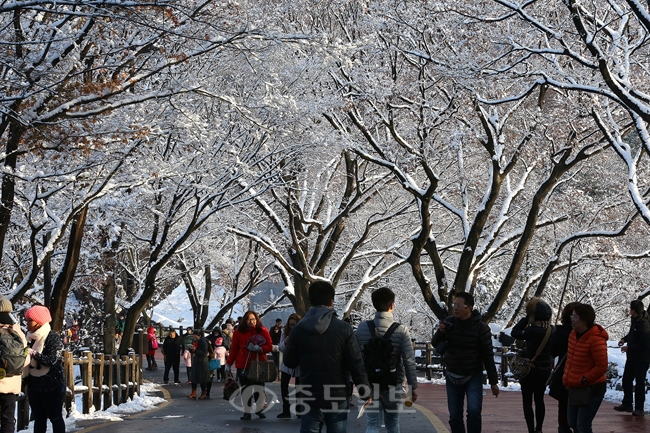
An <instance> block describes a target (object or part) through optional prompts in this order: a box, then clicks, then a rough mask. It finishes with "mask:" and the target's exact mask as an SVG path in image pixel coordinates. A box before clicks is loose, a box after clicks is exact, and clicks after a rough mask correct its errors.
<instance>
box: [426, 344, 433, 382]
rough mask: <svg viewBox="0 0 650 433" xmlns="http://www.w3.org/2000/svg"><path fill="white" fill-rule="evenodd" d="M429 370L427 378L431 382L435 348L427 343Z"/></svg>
mask: <svg viewBox="0 0 650 433" xmlns="http://www.w3.org/2000/svg"><path fill="white" fill-rule="evenodd" d="M426 350H427V369H426V370H425V371H426V376H427V380H431V368H432V367H431V364H433V346H432V345H431V343H427V349H426Z"/></svg>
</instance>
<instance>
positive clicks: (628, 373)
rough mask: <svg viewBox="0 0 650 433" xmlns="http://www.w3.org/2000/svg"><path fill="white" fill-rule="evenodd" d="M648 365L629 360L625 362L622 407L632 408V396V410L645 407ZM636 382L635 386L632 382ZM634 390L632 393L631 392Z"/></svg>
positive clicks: (649, 364)
mask: <svg viewBox="0 0 650 433" xmlns="http://www.w3.org/2000/svg"><path fill="white" fill-rule="evenodd" d="M649 366H650V363H648V362H643V361H637V360H636V359H630V358H629V357H628V358H627V360H626V361H625V371H624V372H623V405H624V406H632V395H634V409H637V410H643V406H644V405H645V376H646V373H647V372H648V367H649ZM634 381H636V386H633V385H632V382H634ZM633 389H634V392H633Z"/></svg>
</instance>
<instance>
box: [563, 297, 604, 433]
mask: <svg viewBox="0 0 650 433" xmlns="http://www.w3.org/2000/svg"><path fill="white" fill-rule="evenodd" d="M595 320H596V312H595V311H594V309H593V308H592V306H591V305H587V304H578V305H576V306H575V307H574V308H573V313H572V314H571V326H572V327H573V331H572V332H571V334H570V335H569V344H568V348H567V358H566V366H565V367H564V376H563V378H562V383H563V384H564V386H565V387H566V388H567V389H568V391H569V406H568V408H567V419H568V421H569V427H571V428H572V429H573V430H574V432H576V433H591V432H592V429H591V425H592V422H593V420H594V417H595V416H596V413H597V412H598V408H599V407H600V404H601V403H602V401H603V397H605V391H606V389H607V383H606V380H607V378H606V377H605V373H606V372H607V339H608V338H609V335H608V334H607V331H605V328H603V327H602V326H600V325H598V324H596V323H594V321H595Z"/></svg>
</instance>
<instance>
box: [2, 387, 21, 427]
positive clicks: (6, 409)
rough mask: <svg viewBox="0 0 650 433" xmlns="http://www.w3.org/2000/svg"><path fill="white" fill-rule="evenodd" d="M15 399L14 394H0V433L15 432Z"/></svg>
mask: <svg viewBox="0 0 650 433" xmlns="http://www.w3.org/2000/svg"><path fill="white" fill-rule="evenodd" d="M16 397H18V396H17V395H16V394H0V433H14V431H15V427H16V417H15V416H14V414H15V413H16Z"/></svg>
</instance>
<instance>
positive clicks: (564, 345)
mask: <svg viewBox="0 0 650 433" xmlns="http://www.w3.org/2000/svg"><path fill="white" fill-rule="evenodd" d="M571 331H573V328H572V327H571V325H559V326H557V327H556V328H555V332H553V335H552V336H551V359H553V358H556V357H557V358H558V359H557V362H561V364H558V366H557V368H556V370H555V374H553V377H552V379H551V384H550V393H551V396H552V397H553V398H555V399H556V400H566V399H567V398H569V393H568V391H567V390H566V388H565V387H564V385H563V384H562V376H564V366H565V365H566V353H567V350H568V347H569V335H571Z"/></svg>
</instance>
